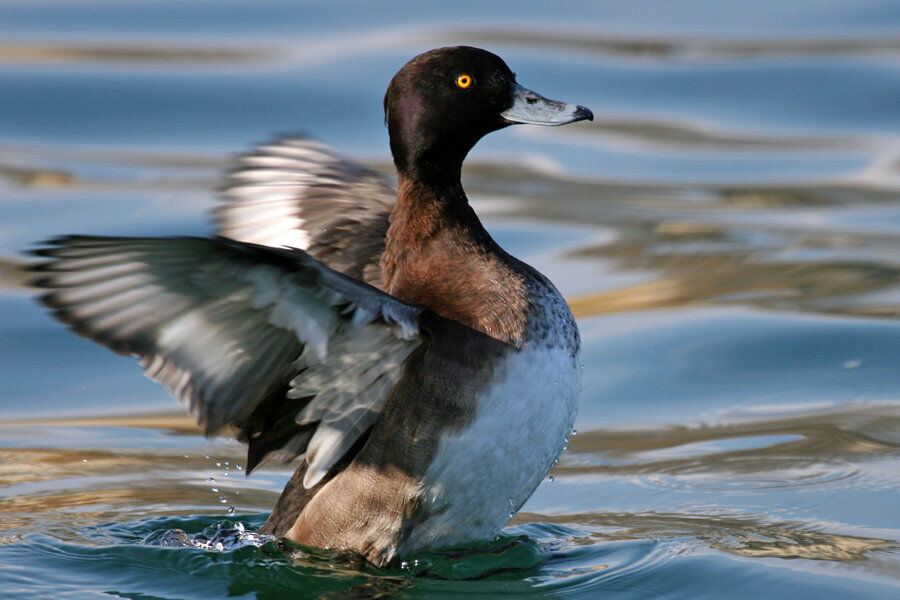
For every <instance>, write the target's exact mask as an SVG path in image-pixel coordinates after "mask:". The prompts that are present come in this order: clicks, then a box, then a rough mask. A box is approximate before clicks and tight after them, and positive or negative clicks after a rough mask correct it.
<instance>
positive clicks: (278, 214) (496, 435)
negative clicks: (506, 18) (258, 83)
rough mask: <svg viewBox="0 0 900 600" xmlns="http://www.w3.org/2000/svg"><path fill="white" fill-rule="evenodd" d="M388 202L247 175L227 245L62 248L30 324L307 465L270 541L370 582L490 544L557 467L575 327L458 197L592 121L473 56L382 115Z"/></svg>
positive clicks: (339, 177) (329, 186)
mask: <svg viewBox="0 0 900 600" xmlns="http://www.w3.org/2000/svg"><path fill="white" fill-rule="evenodd" d="M384 109H385V119H386V123H387V126H388V129H389V133H390V144H391V152H392V154H393V157H394V163H395V165H396V167H397V171H398V173H399V186H398V190H397V193H396V194H394V193H393V192H391V190H390V188H388V187H387V186H386V185H385V184H384V183H383V182H382V181H381V180H380V179H379V178H378V176H377V175H375V174H374V173H372V172H371V171H368V170H367V169H365V168H363V167H361V166H359V165H356V164H354V163H351V162H349V161H347V160H344V159H343V158H341V157H340V156H338V155H337V154H336V153H335V152H334V151H332V150H331V149H329V148H328V147H326V146H324V145H322V144H319V143H316V142H313V141H310V140H305V139H287V140H281V141H279V142H276V143H274V144H271V145H268V146H264V147H262V148H261V149H259V150H258V151H257V152H255V153H253V154H250V155H247V156H244V157H243V158H242V159H241V162H240V165H239V168H238V169H237V170H236V171H235V172H233V173H232V174H231V176H230V180H229V185H228V187H227V188H226V190H225V192H224V195H225V199H226V202H225V203H224V204H223V205H222V206H221V207H220V208H219V210H218V212H217V220H218V224H219V229H220V233H221V235H222V237H216V238H212V239H202V238H101V237H81V236H71V237H64V238H60V239H57V240H54V241H52V242H50V243H49V244H48V247H46V248H43V249H41V250H38V251H37V254H39V255H41V256H43V257H46V258H47V260H45V261H42V262H41V263H39V264H37V265H36V266H35V267H34V269H35V272H36V275H37V277H36V279H37V284H38V286H39V287H41V288H43V289H45V290H46V293H45V294H44V296H43V298H42V299H43V301H44V303H45V304H46V305H47V306H49V307H50V308H52V309H53V311H54V313H55V315H56V317H57V318H58V319H59V320H61V321H63V322H65V323H67V324H69V325H70V326H71V328H72V329H73V330H74V331H75V332H76V333H78V334H80V335H82V336H85V337H87V338H90V339H92V340H94V341H96V342H98V343H100V344H103V345H104V346H107V347H108V348H110V349H112V350H113V351H115V352H118V353H120V354H126V355H134V356H137V357H138V358H139V359H140V363H141V365H142V366H143V367H144V370H145V373H146V374H147V376H149V377H151V378H153V379H155V380H156V381H159V382H160V383H161V384H162V385H163V386H165V388H166V389H167V390H168V391H169V392H170V393H171V394H172V395H173V396H175V397H176V398H177V399H178V400H179V401H180V402H181V403H183V404H184V405H186V406H187V408H188V409H189V410H190V412H191V414H192V415H193V416H194V417H196V419H197V421H198V423H199V425H200V426H201V428H202V429H203V430H204V432H205V433H206V434H207V435H214V434H218V433H223V432H230V433H233V434H234V435H236V436H237V438H238V439H239V440H241V441H243V442H246V443H247V444H248V459H247V472H248V473H249V472H250V471H252V470H253V469H254V468H255V467H256V466H258V465H259V464H260V462H261V461H263V460H274V461H281V462H286V461H290V460H292V459H294V458H296V457H298V456H299V457H302V459H303V460H302V461H301V463H300V465H299V467H298V468H297V470H296V472H295V473H294V475H293V477H292V478H291V479H290V481H289V482H288V484H287V486H286V487H285V489H284V492H283V493H282V495H281V497H280V498H279V500H278V502H277V504H276V506H275V509H274V510H273V512H272V514H271V516H270V517H269V519H268V521H267V522H266V523H265V525H264V526H263V528H262V529H261V531H262V532H265V533H273V534H277V535H280V536H285V537H288V538H291V539H293V540H296V541H297V542H300V543H302V544H306V545H311V546H319V547H329V548H344V549H350V550H355V551H358V552H359V553H361V554H362V555H364V556H365V557H366V558H368V559H369V560H370V561H372V562H373V563H375V564H378V565H384V564H388V563H390V562H392V561H394V560H395V559H397V558H398V557H400V556H402V555H404V554H408V553H410V552H412V551H415V550H417V549H420V548H425V547H439V546H448V545H455V544H460V543H467V542H473V541H479V540H484V539H488V538H490V537H492V536H494V535H496V534H497V533H498V532H499V530H500V528H501V527H502V526H503V525H504V524H505V523H506V522H507V520H508V519H509V517H510V516H511V515H512V514H513V513H514V512H516V511H517V510H518V509H519V507H520V506H521V505H522V504H523V503H524V502H525V500H526V499H527V498H528V497H529V496H530V495H531V493H532V492H533V491H534V489H535V487H536V486H537V485H538V483H539V482H540V481H541V479H542V478H543V477H544V476H545V475H546V474H547V472H548V471H549V469H550V467H551V465H552V464H553V461H554V460H555V459H556V457H557V456H558V455H559V453H560V451H561V450H562V449H563V445H564V443H565V439H566V436H567V435H568V433H569V431H570V429H571V427H572V423H573V420H574V418H575V410H576V402H577V398H578V395H579V391H580V387H581V359H580V340H579V336H578V329H577V327H576V325H575V321H574V320H573V318H572V314H571V313H570V311H569V309H568V307H567V305H566V303H565V301H564V300H563V298H562V297H561V296H560V294H559V292H558V291H557V290H556V289H555V288H554V287H553V285H552V284H551V283H550V281H549V280H547V278H546V277H544V276H543V275H541V274H540V273H538V272H537V271H535V270H534V269H532V268H531V267H529V266H528V265H526V264H524V263H522V262H520V261H518V260H516V259H515V258H513V257H512V256H510V255H509V254H507V253H506V252H504V251H503V250H502V249H501V248H500V247H499V246H498V245H497V244H496V243H495V242H494V240H493V239H492V238H491V236H490V235H489V234H488V232H487V231H486V230H485V229H484V227H482V225H481V223H480V222H479V220H478V218H477V217H476V215H475V213H474V212H473V211H472V209H471V207H470V206H469V204H468V201H467V199H466V196H465V193H464V192H463V189H462V186H461V184H460V169H461V166H462V162H463V159H464V158H465V156H466V154H467V153H468V151H469V150H470V149H471V148H472V146H473V145H474V144H475V143H476V142H477V141H478V140H479V139H480V138H481V137H482V136H484V135H485V134H487V133H489V132H491V131H495V130H497V129H501V128H503V127H506V126H507V125H510V124H512V123H532V124H538V125H561V124H564V123H572V122H575V121H580V120H583V119H591V118H592V117H593V115H592V114H591V112H590V111H589V110H588V109H586V108H584V107H581V106H576V105H573V104H566V103H563V102H556V101H552V100H548V99H546V98H543V97H542V96H539V95H538V94H536V93H534V92H531V91H529V90H527V89H525V88H523V87H521V86H519V85H518V84H517V83H516V81H515V76H514V74H513V73H512V72H511V71H510V70H509V68H508V67H507V66H506V64H505V63H504V62H503V61H502V60H501V59H500V58H498V57H497V56H495V55H493V54H491V53H489V52H486V51H484V50H479V49H477V48H470V47H453V48H440V49H437V50H432V51H430V52H426V53H424V54H422V55H420V56H417V57H416V58H414V59H413V60H411V61H410V62H409V63H407V64H406V65H405V66H404V67H403V68H402V69H400V71H399V72H398V73H397V74H396V75H395V76H394V78H393V80H392V81H391V83H390V85H389V87H388V90H387V94H386V95H385V98H384Z"/></svg>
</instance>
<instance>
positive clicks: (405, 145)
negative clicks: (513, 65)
mask: <svg viewBox="0 0 900 600" xmlns="http://www.w3.org/2000/svg"><path fill="white" fill-rule="evenodd" d="M384 112H385V121H386V122H387V126H388V131H389V133H390V137H391V152H392V153H393V155H394V164H396V165H397V170H398V171H399V172H400V173H401V174H402V175H404V176H405V177H407V178H410V179H414V180H418V181H422V182H426V183H436V184H446V183H452V182H456V181H459V172H460V168H461V167H462V161H463V159H464V158H465V156H466V154H467V153H468V152H469V150H471V149H472V146H474V145H475V143H476V142H477V141H478V140H479V139H481V137H482V136H484V135H485V134H487V133H490V132H491V131H496V130H497V129H501V128H503V127H506V126H507V125H511V124H513V123H533V124H536V125H562V124H564V123H573V122H575V121H581V120H583V119H593V114H592V113H591V111H590V110H588V109H586V108H584V107H583V106H576V105H574V104H567V103H564V102H556V101H553V100H548V99H546V98H544V97H542V96H540V95H538V94H536V93H534V92H531V91H529V90H526V89H525V88H523V87H521V86H520V85H518V84H517V83H516V76H515V73H513V72H512V71H511V70H510V69H509V67H507V66H506V63H505V62H503V60H502V59H501V58H500V57H498V56H496V55H494V54H491V53H490V52H487V51H486V50H481V49H479V48H472V47H469V46H455V47H450V48H438V49H436V50H431V51H429V52H425V53H424V54H420V55H419V56H417V57H415V58H414V59H412V60H411V61H409V62H408V63H406V65H404V66H403V68H402V69H400V71H399V72H398V73H397V74H396V75H394V78H393V79H392V80H391V83H390V85H389V86H388V90H387V93H386V94H385V96H384Z"/></svg>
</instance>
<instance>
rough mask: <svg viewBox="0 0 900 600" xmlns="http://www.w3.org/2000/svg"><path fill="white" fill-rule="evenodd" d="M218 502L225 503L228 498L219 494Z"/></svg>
mask: <svg viewBox="0 0 900 600" xmlns="http://www.w3.org/2000/svg"><path fill="white" fill-rule="evenodd" d="M219 502H221V503H222V504H225V503H227V502H228V498H226V497H225V496H219Z"/></svg>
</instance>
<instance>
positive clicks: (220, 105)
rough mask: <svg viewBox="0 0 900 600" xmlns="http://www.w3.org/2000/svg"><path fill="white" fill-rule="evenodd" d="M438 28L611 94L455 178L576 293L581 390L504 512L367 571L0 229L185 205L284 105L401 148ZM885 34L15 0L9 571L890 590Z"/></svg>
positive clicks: (203, 583) (2, 254)
mask: <svg viewBox="0 0 900 600" xmlns="http://www.w3.org/2000/svg"><path fill="white" fill-rule="evenodd" d="M450 43H468V44H472V45H477V46H482V47H487V48H489V49H492V50H494V51H496V52H498V53H499V54H501V55H502V56H503V57H504V58H506V60H507V61H508V62H509V64H510V65H511V66H512V68H513V69H514V70H515V71H517V72H518V75H519V80H520V81H521V82H522V83H523V84H524V85H527V86H530V87H532V88H534V89H536V90H537V91H539V92H541V93H543V94H545V95H547V96H548V97H551V98H560V99H565V100H568V101H572V102H578V103H580V104H584V105H586V106H589V107H590V108H592V109H593V110H594V112H595V114H596V116H597V120H596V121H595V122H594V123H592V124H587V123H581V124H578V125H576V126H572V127H566V128H559V129H554V130H550V129H538V128H526V127H519V128H511V129H508V130H505V131H503V132H500V133H495V134H492V135H491V136H489V137H488V138H486V139H485V140H484V141H483V142H482V143H481V144H480V145H479V146H478V147H477V148H476V149H475V151H474V152H473V153H472V156H471V160H470V162H469V164H468V166H467V170H466V173H465V179H464V183H465V185H466V187H467V189H468V190H469V193H470V196H471V197H472V200H473V204H474V205H475V207H476V209H477V210H478V211H479V212H480V214H482V215H483V216H484V218H485V222H486V224H487V226H488V228H489V229H490V230H491V232H492V233H493V234H494V235H495V237H496V238H497V239H498V241H499V242H500V243H501V244H502V245H504V246H505V247H506V248H507V249H508V250H510V251H511V252H513V253H514V254H516V255H518V256H521V257H523V258H524V259H525V260H527V261H529V262H531V263H532V264H534V265H535V266H537V267H538V268H539V269H541V270H542V271H543V272H545V273H547V274H548V275H549V276H550V277H551V278H552V279H553V280H554V281H555V282H556V283H557V284H558V286H559V287H560V289H561V290H562V291H563V292H564V293H565V294H566V296H567V298H568V299H569V300H570V302H571V304H572V306H573V309H574V310H575V312H576V314H577V316H578V318H579V324H580V327H581V331H582V337H583V339H584V343H585V372H584V377H585V386H584V394H583V398H582V402H581V412H580V415H579V419H578V422H577V423H576V427H577V429H578V434H577V435H575V436H573V437H572V439H571V441H570V444H569V448H568V451H567V452H566V453H565V454H564V455H563V456H562V457H561V459H560V461H559V463H558V464H557V465H556V467H555V468H554V471H553V479H552V480H550V479H548V480H547V481H545V482H544V483H543V484H542V485H541V486H540V487H539V488H538V490H537V492H536V493H535V495H534V496H533V497H532V498H531V499H530V500H529V502H528V503H527V504H526V505H525V506H524V508H523V509H522V510H521V511H520V512H519V513H518V514H516V515H515V516H514V517H513V518H512V520H511V522H510V525H509V526H508V527H507V528H506V529H505V530H504V533H503V536H502V537H501V538H500V539H498V540H495V541H493V542H491V543H490V544H486V545H484V546H483V547H478V548H465V549H448V550H442V551H440V552H433V553H425V554H422V555H420V556H415V557H410V558H409V559H408V560H407V562H406V563H405V564H404V565H403V566H402V567H400V568H397V569H391V570H382V569H375V568H373V567H371V566H367V565H365V564H362V563H360V561H359V560H357V559H354V558H353V557H350V556H345V555H341V554H340V553H333V552H326V551H319V550H315V549H309V548H298V547H296V546H292V545H290V544H286V543H284V542H283V541H279V540H270V539H267V538H264V537H261V536H259V535H257V534H256V533H255V531H256V530H257V529H258V527H259V526H260V525H261V524H262V522H263V521H264V520H265V517H266V515H267V511H269V510H270V509H271V507H272V505H273V504H274V501H275V499H276V497H277V495H278V493H279V492H280V490H281V488H282V487H283V485H284V484H285V482H286V481H287V479H288V477H289V475H290V472H289V470H288V469H283V468H263V469H261V470H260V471H259V472H257V473H255V474H254V475H253V476H252V477H250V478H245V477H244V476H243V475H242V474H241V472H240V471H241V468H240V466H239V465H240V464H242V463H243V460H244V455H243V449H242V447H241V446H240V445H239V444H237V443H235V442H231V441H227V440H212V441H207V440H204V439H203V438H202V437H201V436H199V435H198V433H197V431H196V429H195V427H194V426H193V425H192V423H191V422H190V421H189V420H188V419H186V418H185V417H183V416H181V415H179V414H178V413H176V412H174V406H173V402H172V401H171V400H170V399H169V398H168V397H167V396H166V395H165V393H164V392H163V391H162V390H161V389H160V388H159V387H158V386H157V385H156V384H153V383H151V382H149V381H146V380H145V379H143V378H142V377H141V375H140V373H139V369H138V367H137V365H136V364H134V361H132V360H129V359H126V358H121V357H116V356H114V355H112V354H111V353H109V352H107V351H105V350H103V349H100V348H98V347H95V346H94V345H92V344H90V343H88V342H85V341H83V340H80V339H78V338H76V337H74V336H72V335H70V334H68V333H67V332H65V331H64V329H63V328H62V327H61V326H59V325H57V324H55V323H53V322H51V321H50V319H48V318H47V316H46V315H45V313H44V311H43V310H42V309H41V308H40V307H39V306H37V305H36V304H35V303H34V302H33V301H32V300H31V298H30V295H29V292H28V291H27V290H23V289H21V288H19V287H17V286H16V281H17V278H16V269H15V266H14V261H12V260H11V259H13V258H14V257H15V256H16V255H19V256H21V253H22V252H23V251H24V250H25V249H27V248H29V247H33V244H34V243H35V242H36V241H38V240H41V239H44V238H47V237H50V236H53V235H57V234H64V233H76V232H77V233H96V234H132V235H162V234H205V233H207V232H209V225H208V221H207V212H208V210H209V209H210V208H211V207H212V206H214V203H215V194H214V192H213V191H212V190H213V189H214V188H215V186H216V184H217V182H218V181H219V179H220V177H221V173H222V171H223V169H225V168H226V165H227V161H228V157H229V155H230V154H231V153H234V152H238V151H242V150H245V149H247V148H249V147H250V146H251V145H252V144H254V143H257V142H260V141H264V140H266V139H268V138H269V137H270V136H271V135H272V134H273V133H275V132H284V131H297V130H302V131H306V132H308V133H310V134H312V135H314V136H316V137H319V138H321V139H323V140H325V141H327V142H329V143H332V144H334V145H336V146H337V147H338V148H340V149H341V150H342V151H344V152H345V153H347V154H348V155H351V156H354V157H356V158H358V159H360V160H363V161H365V162H367V163H369V164H371V165H373V166H375V167H378V168H380V169H383V170H384V171H385V172H387V173H390V170H389V166H390V163H389V158H388V155H387V150H386V149H387V136H386V132H385V130H384V127H383V124H382V115H381V97H382V95H383V93H384V88H385V86H386V83H387V81H388V80H389V79H390V77H391V75H392V74H393V73H394V72H395V71H396V69H397V68H398V67H399V66H400V65H401V64H403V62H405V61H406V60H407V59H408V58H410V57H411V56H413V55H415V54H416V53H418V52H420V51H422V50H425V49H427V48H429V47H433V46H436V45H442V44H450ZM898 58H900V7H898V5H897V3H896V2H891V1H887V0H885V1H873V2H852V3H851V2H837V1H821V2H816V3H808V2H802V1H799V0H788V1H785V0H780V1H778V2H753V3H750V2H747V3H731V2H729V3H708V2H699V1H693V2H692V1H687V0H684V1H678V2H668V1H660V2H650V3H631V2H560V3H553V4H552V5H551V4H548V3H546V2H543V3H530V2H519V3H516V4H515V5H509V4H505V3H503V4H500V3H497V4H492V3H485V2H462V3H452V4H450V3H430V2H409V3H402V4H395V5H394V8H392V9H391V10H387V9H385V8H384V7H383V6H380V5H377V4H375V3H371V4H370V3H365V2H346V3H340V4H337V3H332V2H327V3H326V2H321V3H317V2H304V3H298V2H267V3H264V4H261V3H257V2H250V1H249V0H244V1H240V0H234V1H230V2H219V1H217V2H191V3H182V2H165V1H161V0H160V1H144V2H128V3H113V2H100V1H98V2H86V1H82V0H76V1H73V2H66V3H60V4H58V5H57V3H45V2H36V1H30V2H6V3H3V4H2V5H0V269H2V271H0V281H2V282H3V286H2V287H0V488H2V489H0V595H2V596H3V597H8V598H46V597H54V598H104V597H121V598H208V597H223V596H246V597H257V598H281V597H285V596H286V595H288V594H290V595H292V596H295V597H311V598H312V597H320V596H323V595H326V596H327V595H330V597H376V596H379V595H382V596H388V597H390V596H397V597H404V598H408V597H425V598H432V597H440V596H443V597H459V596H465V595H470V596H474V597H493V596H524V595H531V596H535V597H548V598H597V597H605V598H662V597H665V598H760V597H766V598H795V597H817V598H823V599H824V598H840V599H845V598H897V597H900V578H898V577H897V573H898V572H900V557H898V544H900V508H898V506H900V503H898V502H897V500H896V499H897V495H898V491H900V410H898V409H900V360H898V357H900V321H898V320H897V316H898V313H900V308H898V307H900V260H898V257H900V203H898V202H897V198H898V190H900V61H898ZM500 501H502V500H500Z"/></svg>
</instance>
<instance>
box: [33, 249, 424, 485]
mask: <svg viewBox="0 0 900 600" xmlns="http://www.w3.org/2000/svg"><path fill="white" fill-rule="evenodd" d="M37 254H39V255H41V256H44V257H46V258H47V259H49V260H47V261H44V262H42V263H39V264H38V265H37V266H35V267H33V269H34V271H35V274H36V277H35V280H36V284H37V286H38V287H40V288H43V289H44V290H46V293H45V295H44V296H43V301H44V302H45V303H46V304H47V305H48V306H49V307H51V308H52V309H53V310H54V312H55V314H56V316H57V317H58V318H59V319H60V320H61V321H63V322H65V323H68V324H69V325H70V326H71V327H72V329H73V330H74V331H76V332H77V333H79V334H80V335H83V336H84V337H87V338H90V339H92V340H94V341H96V342H98V343H100V344H103V345H105V346H107V347H109V348H110V349H112V350H114V351H115V352H118V353H120V354H126V355H128V354H131V355H135V356H137V357H138V358H139V360H140V363H141V365H142V366H143V367H144V371H145V373H146V375H147V376H148V377H150V378H152V379H154V380H156V381H158V382H160V383H161V384H162V385H163V386H164V387H165V388H166V389H167V390H168V391H169V392H170V393H171V394H172V395H173V396H174V397H175V398H176V399H177V400H178V401H179V402H181V403H182V404H183V405H184V406H186V407H187V409H188V410H189V411H190V413H191V414H192V415H193V416H194V417H195V418H196V419H197V422H198V423H199V424H200V426H201V427H202V428H203V430H204V432H205V433H206V434H207V435H213V434H216V433H218V432H220V431H222V430H224V429H229V430H233V431H236V432H237V436H238V438H239V439H241V440H243V441H247V442H249V443H250V451H249V455H248V456H249V457H250V458H249V459H248V471H249V470H252V468H254V467H255V466H256V463H258V462H259V461H260V460H262V459H263V458H265V457H266V456H271V457H274V458H275V459H276V460H281V461H286V460H290V459H292V458H294V457H296V456H298V455H300V454H304V453H305V454H306V458H307V460H308V461H309V469H308V471H307V476H306V480H305V481H304V483H305V485H307V486H309V487H311V486H312V485H315V483H317V482H318V481H320V480H321V478H322V477H324V476H325V475H326V474H327V473H328V471H329V469H330V468H331V467H333V466H334V465H335V464H336V463H337V462H338V461H339V460H340V459H341V457H342V456H344V454H345V453H346V452H347V451H348V450H350V448H351V447H353V444H354V443H355V442H356V441H357V440H358V439H359V438H360V437H361V436H363V435H364V434H365V432H366V431H367V430H368V429H369V428H370V427H371V426H372V425H373V424H374V422H375V420H376V419H377V418H378V415H379V413H380V411H381V408H382V407H383V405H384V401H385V399H386V398H387V396H388V394H389V392H390V390H391V389H392V388H393V386H394V384H395V383H396V382H397V381H398V380H399V378H400V377H401V375H402V371H403V365H404V362H405V360H406V358H407V357H408V356H409V355H410V353H411V352H412V351H413V350H414V349H415V348H416V347H417V346H418V345H419V344H421V343H422V341H423V338H422V335H421V334H420V329H419V320H420V317H421V314H422V312H423V309H422V308H419V307H413V306H410V305H407V304H404V303H402V302H400V301H398V300H397V299H395V298H393V297H391V296H389V295H387V294H385V293H383V292H381V291H379V290H377V289H375V288H374V287H372V286H369V285H367V284H365V283H362V282H360V281H356V280H354V279H352V278H350V277H347V276H345V275H342V274H341V273H338V272H336V271H333V270H331V269H329V268H328V267H326V266H325V265H323V264H322V263H320V262H318V261H316V260H315V259H313V258H312V257H310V256H309V255H308V254H306V253H305V252H302V251H299V250H285V249H274V248H267V247H263V246H258V245H253V244H244V243H240V242H235V241H232V240H227V239H224V238H218V239H200V238H99V237H66V238H60V239H58V240H54V241H52V242H50V245H49V247H47V248H44V249H42V250H39V251H38V252H37ZM251 463H252V464H251Z"/></svg>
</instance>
